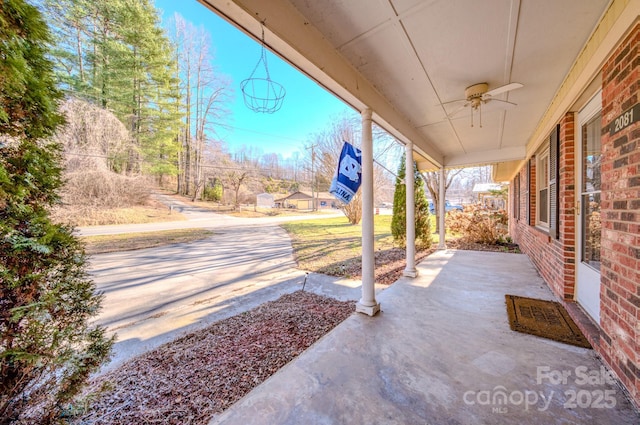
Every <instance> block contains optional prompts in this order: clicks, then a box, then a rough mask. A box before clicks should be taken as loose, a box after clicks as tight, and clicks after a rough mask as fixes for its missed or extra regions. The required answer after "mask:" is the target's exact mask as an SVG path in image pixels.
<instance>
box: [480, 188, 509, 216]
mask: <svg viewBox="0 0 640 425" xmlns="http://www.w3.org/2000/svg"><path fill="white" fill-rule="evenodd" d="M502 189H504V186H503V185H501V184H499V183H476V184H475V185H474V186H473V194H474V195H475V196H476V201H477V202H478V203H480V204H482V205H484V206H485V207H487V208H491V209H494V210H499V209H503V210H504V209H507V200H506V199H505V198H504V197H500V196H496V195H495V192H496V191H500V190H502Z"/></svg>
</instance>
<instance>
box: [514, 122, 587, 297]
mask: <svg viewBox="0 0 640 425" xmlns="http://www.w3.org/2000/svg"><path fill="white" fill-rule="evenodd" d="M574 139H575V136H574V115H573V114H567V115H566V116H565V117H564V118H563V120H562V121H561V122H560V161H559V174H560V181H559V183H558V184H559V186H558V190H559V196H560V199H559V203H558V208H559V209H560V210H559V216H560V220H559V223H558V224H559V235H560V237H559V239H551V238H550V237H549V233H548V232H546V231H544V230H541V229H538V228H536V227H535V226H533V225H529V222H528V221H527V207H529V214H530V217H531V220H530V221H531V223H532V224H535V217H536V185H535V183H536V170H535V160H533V161H531V166H530V171H529V172H530V174H531V176H530V178H528V177H527V167H524V168H523V169H522V170H520V177H519V181H520V190H519V191H512V193H518V192H519V193H520V199H519V203H520V220H516V219H515V218H512V219H511V221H510V229H509V230H510V234H511V237H512V238H513V239H514V240H515V241H516V242H517V243H518V244H519V245H520V248H521V250H522V251H523V252H524V253H525V254H527V255H528V256H529V258H531V261H532V262H533V263H534V264H535V266H536V268H537V269H538V271H539V272H540V275H541V276H542V277H543V279H544V280H545V281H546V282H547V284H548V285H549V286H550V288H551V290H552V291H553V292H554V293H555V294H556V295H557V296H558V297H560V298H562V299H570V300H572V299H573V296H574V287H575V248H574V247H575V209H574V208H575V165H574V163H575V158H574V151H575V142H574ZM514 181H516V180H514ZM514 181H512V184H513V183H514ZM528 181H530V182H531V185H530V188H529V190H528V189H527V182H528ZM511 201H512V202H517V200H514V199H512V200H511Z"/></svg>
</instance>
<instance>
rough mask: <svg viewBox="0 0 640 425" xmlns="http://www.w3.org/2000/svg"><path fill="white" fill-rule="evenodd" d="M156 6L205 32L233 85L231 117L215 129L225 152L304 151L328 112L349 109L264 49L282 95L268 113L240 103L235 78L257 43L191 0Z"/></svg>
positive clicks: (249, 66)
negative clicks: (244, 149) (225, 126)
mask: <svg viewBox="0 0 640 425" xmlns="http://www.w3.org/2000/svg"><path fill="white" fill-rule="evenodd" d="M156 7H157V8H158V9H160V12H161V13H162V15H161V16H162V19H163V21H166V20H168V19H169V18H171V17H172V16H173V15H174V13H175V12H177V13H179V14H180V15H182V17H183V18H184V19H185V20H187V21H190V22H191V23H193V24H194V25H195V26H202V27H204V28H205V29H206V30H207V31H208V32H209V33H210V34H211V42H212V49H213V51H214V65H215V66H216V68H217V69H218V70H219V72H220V73H222V74H225V75H226V76H227V77H228V78H229V79H230V80H231V82H232V86H233V103H232V104H231V105H229V107H230V110H231V117H229V119H228V120H227V122H226V123H227V124H228V125H230V126H231V127H232V128H229V129H226V130H225V129H221V130H220V131H219V132H218V134H219V136H220V137H221V139H222V140H223V141H224V142H226V144H227V146H228V148H229V150H230V151H231V152H234V151H236V150H238V149H239V148H240V147H241V146H243V145H245V146H253V147H256V148H258V149H260V150H262V151H263V153H265V154H266V153H274V152H275V153H278V154H281V155H282V156H283V158H287V157H289V156H290V155H291V154H292V153H293V152H295V151H299V152H300V153H301V154H304V151H305V146H308V145H309V144H310V143H311V141H312V140H313V139H312V136H313V135H314V134H317V133H320V132H322V131H324V129H325V128H326V127H327V125H328V124H329V123H330V121H331V119H332V118H335V117H336V116H340V115H342V114H355V112H354V111H353V110H352V109H351V108H349V107H348V106H346V105H345V104H344V103H343V102H342V101H340V100H339V99H337V98H336V97H335V96H333V95H332V94H330V93H328V92H327V91H326V90H325V89H323V88H321V87H320V86H318V85H317V84H316V83H315V82H313V81H311V80H310V79H309V78H307V77H306V76H304V75H303V74H301V73H300V72H299V71H297V70H296V69H294V68H293V67H291V66H290V65H289V64H287V63H286V62H284V61H282V60H281V59H280V58H278V57H277V56H275V55H273V54H271V52H268V51H267V63H268V67H269V74H270V77H271V79H272V80H273V81H276V82H278V83H280V84H282V85H283V86H284V87H285V89H286V96H285V98H284V103H283V105H282V108H281V109H280V110H279V111H277V112H275V113H273V114H266V113H256V112H253V111H251V110H250V109H248V108H247V107H246V106H245V104H244V101H243V97H242V91H241V90H240V82H241V81H242V80H244V79H246V78H248V77H249V76H250V74H251V72H252V71H253V70H254V68H255V66H256V63H257V62H258V60H259V59H260V53H261V48H260V44H259V43H257V42H256V41H254V40H253V39H251V38H249V37H248V36H247V35H245V34H244V33H242V32H241V31H239V30H238V29H236V28H235V27H233V26H232V25H231V24H229V23H227V22H226V21H225V20H223V19H222V18H220V17H219V16H218V15H216V14H215V13H213V12H211V11H209V10H208V9H207V8H205V7H204V6H202V5H201V4H200V3H198V2H197V1H196V0H181V1H176V0H156ZM256 74H257V75H258V73H257V72H256Z"/></svg>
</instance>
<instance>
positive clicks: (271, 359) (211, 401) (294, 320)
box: [72, 291, 354, 425]
mask: <svg viewBox="0 0 640 425" xmlns="http://www.w3.org/2000/svg"><path fill="white" fill-rule="evenodd" d="M353 304H354V303H353V302H344V301H337V300H334V299H331V298H327V297H322V296H319V295H316V294H312V293H308V292H302V291H297V292H294V293H292V294H287V295H283V296H282V297H281V298H279V299H278V300H276V301H272V302H268V303H265V304H263V305H261V306H259V307H256V308H255V309H253V310H250V311H248V312H245V313H242V314H239V315H237V316H234V317H230V318H228V319H225V320H222V321H220V322H217V323H216V324H214V325H212V326H210V327H209V328H207V329H204V330H201V331H198V332H195V333H192V334H189V335H186V336H184V337H182V338H180V339H177V340H175V341H172V342H171V343H168V344H165V345H163V346H161V347H159V348H157V349H155V350H153V351H151V352H149V353H147V354H144V355H142V356H140V357H137V358H135V359H133V360H131V361H129V362H127V363H126V364H124V365H123V366H121V367H120V368H118V369H116V370H114V371H111V372H109V373H107V374H104V375H102V376H99V377H98V378H96V379H94V380H93V381H92V383H91V386H90V388H89V390H90V391H94V392H95V391H97V390H98V389H99V388H101V387H103V386H105V384H106V386H107V387H108V389H107V390H105V391H102V392H101V393H100V394H99V396H97V398H96V399H95V401H94V402H93V404H92V406H91V407H90V410H88V411H86V412H85V413H84V414H83V415H82V416H80V417H75V418H74V419H73V421H72V423H74V424H83V425H88V424H123V425H125V424H126V425H136V424H153V423H162V424H206V423H207V422H208V421H209V419H210V418H211V416H213V415H214V414H215V413H219V412H222V411H223V410H225V409H226V408H228V407H229V406H231V404H233V403H234V402H235V401H237V400H238V399H240V398H241V397H242V396H244V395H245V394H246V393H248V392H249V391H250V390H251V389H253V388H254V387H255V386H257V385H258V384H260V383H261V382H263V381H264V380H265V379H267V378H268V377H269V376H271V375H272V374H273V373H275V372H276V371H277V370H278V369H280V368H281V367H283V366H284V365H285V364H287V363H288V362H290V361H291V360H293V359H294V358H295V357H296V356H297V355H298V354H300V353H302V352H303V351H304V350H305V349H307V348H308V347H309V346H310V345H311V344H313V343H314V342H315V341H317V340H318V339H319V338H320V337H322V336H323V335H324V334H326V333H327V332H329V331H330V330H331V329H333V328H334V327H335V326H336V325H338V324H339V323H340V322H342V321H343V320H344V319H346V318H347V317H348V316H349V315H351V313H352V312H353V311H354V307H353Z"/></svg>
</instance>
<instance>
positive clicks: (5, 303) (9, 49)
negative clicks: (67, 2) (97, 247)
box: [0, 0, 113, 424]
mask: <svg viewBox="0 0 640 425" xmlns="http://www.w3.org/2000/svg"><path fill="white" fill-rule="evenodd" d="M0 39H1V40H2V42H1V43H0V56H1V57H3V58H5V60H4V61H3V62H2V64H0V68H1V71H0V75H3V78H0V105H1V106H2V108H1V110H0V332H1V333H0V376H1V377H2V379H1V381H0V424H8V423H14V422H20V421H22V422H23V423H34V424H35V423H52V422H54V421H56V420H57V419H58V418H59V414H60V409H61V406H62V405H63V404H64V403H66V402H68V401H69V400H70V399H71V398H72V397H73V396H74V395H75V394H76V393H77V392H78V391H79V390H80V389H81V386H82V384H83V383H84V382H85V381H86V380H87V378H88V376H89V374H90V373H92V372H94V371H95V370H97V368H98V367H99V366H100V365H101V364H102V362H103V361H104V360H105V359H106V358H107V357H108V354H109V351H110V349H111V345H112V344H113V340H111V339H107V338H106V337H105V335H104V329H102V328H100V327H91V326H89V324H88V321H89V320H90V319H91V318H92V316H94V315H95V314H96V313H97V312H98V310H99V308H100V302H101V297H100V296H97V295H95V285H94V284H93V282H92V281H91V280H90V279H89V277H88V274H87V272H86V260H85V254H84V250H83V247H82V245H81V244H80V242H79V241H78V240H77V239H76V238H75V237H74V236H73V234H72V230H73V229H71V228H69V227H66V226H61V225H58V224H55V223H53V222H52V221H51V219H50V218H49V208H50V207H51V205H52V204H53V203H55V202H56V200H57V199H58V197H57V190H58V189H59V188H60V186H61V185H62V179H61V168H60V165H59V164H60V147H59V146H57V145H55V144H53V143H51V142H47V141H46V138H47V137H48V136H51V135H52V134H53V133H54V131H55V129H56V127H57V126H58V125H59V124H61V122H62V118H61V116H60V115H59V114H58V113H57V106H58V101H59V99H60V98H61V93H60V92H58V91H57V90H56V88H55V85H54V77H53V72H52V64H51V63H50V62H49V61H48V60H47V59H46V46H47V43H48V42H49V32H48V29H47V26H46V24H45V23H44V21H43V20H42V18H41V16H40V13H39V12H38V10H37V9H36V8H35V7H32V6H30V5H28V4H27V3H25V1H24V0H4V1H3V2H2V3H0Z"/></svg>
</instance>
